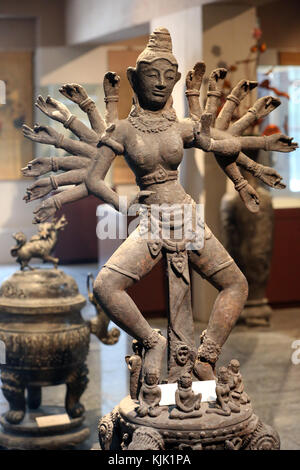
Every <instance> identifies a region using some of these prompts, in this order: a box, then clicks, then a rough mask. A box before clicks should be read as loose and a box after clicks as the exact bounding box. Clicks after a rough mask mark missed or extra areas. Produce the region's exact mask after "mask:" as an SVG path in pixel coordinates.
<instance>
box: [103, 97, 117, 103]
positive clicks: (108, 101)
mask: <svg viewBox="0 0 300 470" xmlns="http://www.w3.org/2000/svg"><path fill="white" fill-rule="evenodd" d="M111 101H115V102H118V101H119V96H105V98H104V102H105V103H110V102H111Z"/></svg>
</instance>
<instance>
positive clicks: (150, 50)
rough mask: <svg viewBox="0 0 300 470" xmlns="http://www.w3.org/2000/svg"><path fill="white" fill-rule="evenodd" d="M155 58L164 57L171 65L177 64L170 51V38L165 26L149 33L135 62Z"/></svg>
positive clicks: (150, 60)
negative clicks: (144, 45) (143, 47)
mask: <svg viewBox="0 0 300 470" xmlns="http://www.w3.org/2000/svg"><path fill="white" fill-rule="evenodd" d="M157 59H166V60H168V61H169V62H170V63H171V64H172V65H177V66H178V62H177V60H176V59H175V57H174V55H173V52H172V39H171V36H170V33H169V31H168V30H167V29H166V28H156V29H155V30H154V31H153V33H152V34H150V38H149V41H148V44H147V46H146V48H145V49H144V50H143V52H142V53H141V54H140V55H139V57H138V58H137V61H136V63H137V64H139V62H148V63H151V62H153V61H154V60H157Z"/></svg>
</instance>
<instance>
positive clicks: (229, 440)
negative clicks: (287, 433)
mask: <svg viewBox="0 0 300 470" xmlns="http://www.w3.org/2000/svg"><path fill="white" fill-rule="evenodd" d="M211 406H213V405H212V404H209V403H202V404H201V412H202V416H201V417H198V418H188V419H170V412H171V410H172V408H174V406H169V407H168V409H165V410H163V411H162V412H161V414H160V415H159V417H156V418H152V417H149V416H146V417H144V418H141V417H139V416H138V415H137V413H136V411H135V410H136V407H137V402H135V401H133V400H132V399H131V398H130V397H129V396H128V397H126V398H124V399H123V400H122V401H121V402H120V404H119V406H117V407H116V408H115V409H114V410H113V411H112V412H111V413H109V414H108V415H106V416H104V417H103V418H102V419H101V420H100V423H99V441H100V447H101V448H102V449H103V450H121V449H122V450H126V449H128V450H184V449H186V450H188V449H191V450H278V449H279V448H280V440H279V436H278V434H277V432H276V431H275V430H274V429H273V428H271V427H270V426H267V425H265V424H263V423H262V422H261V421H260V420H259V418H258V417H257V416H256V415H255V414H254V413H253V410H252V407H251V405H250V403H247V404H245V405H241V408H240V412H239V413H232V414H231V415H230V416H220V415H218V414H214V413H207V410H209V409H210V408H211Z"/></svg>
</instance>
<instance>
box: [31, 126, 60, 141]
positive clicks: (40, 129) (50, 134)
mask: <svg viewBox="0 0 300 470" xmlns="http://www.w3.org/2000/svg"><path fill="white" fill-rule="evenodd" d="M23 135H24V137H26V139H30V140H33V141H34V142H40V143H41V144H51V145H55V144H56V143H57V142H58V140H59V135H60V134H59V133H58V132H56V131H55V130H54V129H53V128H52V127H49V126H39V125H38V124H36V125H35V126H34V128H33V129H31V128H30V127H28V126H26V124H23Z"/></svg>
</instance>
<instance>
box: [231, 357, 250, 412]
mask: <svg viewBox="0 0 300 470" xmlns="http://www.w3.org/2000/svg"><path fill="white" fill-rule="evenodd" d="M227 369H228V372H229V373H230V374H231V375H232V377H233V379H234V388H233V390H232V391H231V392H230V395H231V397H232V398H234V399H236V400H238V401H239V402H240V403H243V404H246V403H249V401H250V399H249V397H248V395H247V393H246V392H245V391H244V388H245V387H244V383H243V379H242V374H241V373H240V363H239V361H238V360H237V359H232V360H231V361H230V363H229V364H228V368H227Z"/></svg>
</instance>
